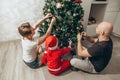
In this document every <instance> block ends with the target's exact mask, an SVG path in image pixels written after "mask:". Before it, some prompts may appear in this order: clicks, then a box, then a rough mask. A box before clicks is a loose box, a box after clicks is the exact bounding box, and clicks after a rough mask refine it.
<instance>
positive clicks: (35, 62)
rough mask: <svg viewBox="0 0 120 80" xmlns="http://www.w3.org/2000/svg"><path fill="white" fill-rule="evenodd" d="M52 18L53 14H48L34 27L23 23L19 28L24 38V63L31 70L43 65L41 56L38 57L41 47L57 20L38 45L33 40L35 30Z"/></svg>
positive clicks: (52, 22) (53, 20)
mask: <svg viewBox="0 0 120 80" xmlns="http://www.w3.org/2000/svg"><path fill="white" fill-rule="evenodd" d="M49 17H52V14H50V13H49V14H47V15H46V16H45V17H44V18H43V19H41V20H40V21H38V23H36V24H35V26H34V27H32V26H31V25H30V24H29V23H23V24H22V25H21V26H20V27H19V28H18V30H19V33H20V34H21V36H22V48H23V61H24V63H25V64H26V65H27V66H29V67H30V68H33V69H34V68H38V67H39V66H40V65H41V55H38V54H37V52H38V50H39V46H40V45H41V44H42V43H43V42H44V41H45V39H46V37H47V36H48V35H50V34H51V30H52V26H53V24H54V23H55V21H56V19H55V18H53V19H52V21H51V23H50V26H49V28H48V30H47V32H46V34H45V35H44V36H42V37H40V38H39V39H38V43H37V42H36V41H35V40H34V39H33V35H34V34H35V30H36V29H37V27H38V26H39V25H41V24H42V22H43V21H45V20H46V19H48V18H49Z"/></svg>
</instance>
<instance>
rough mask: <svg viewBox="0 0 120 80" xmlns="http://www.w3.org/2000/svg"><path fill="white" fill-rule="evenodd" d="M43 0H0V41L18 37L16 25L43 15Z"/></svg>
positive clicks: (32, 20) (35, 19) (34, 20)
mask: <svg viewBox="0 0 120 80" xmlns="http://www.w3.org/2000/svg"><path fill="white" fill-rule="evenodd" d="M43 5H44V0H0V41H6V40H14V39H19V38H20V35H19V33H18V30H17V28H18V26H19V25H20V24H21V23H23V22H30V23H31V25H33V24H34V23H35V22H36V21H38V20H39V19H41V18H42V17H43V14H42V7H43Z"/></svg>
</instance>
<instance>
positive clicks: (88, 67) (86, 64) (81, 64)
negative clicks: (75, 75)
mask: <svg viewBox="0 0 120 80" xmlns="http://www.w3.org/2000/svg"><path fill="white" fill-rule="evenodd" d="M70 63H71V65H72V66H74V67H76V68H78V69H80V70H83V71H86V72H90V73H97V72H96V71H95V69H94V66H93V65H92V63H91V62H90V61H89V59H88V58H85V59H84V60H82V58H73V59H71V61H70Z"/></svg>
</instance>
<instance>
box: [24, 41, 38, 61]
mask: <svg viewBox="0 0 120 80" xmlns="http://www.w3.org/2000/svg"><path fill="white" fill-rule="evenodd" d="M36 46H37V42H36V41H34V40H32V41H31V40H23V39H22V47H23V60H24V61H25V62H33V61H34V60H35V59H36V57H37V54H36V53H35V49H36Z"/></svg>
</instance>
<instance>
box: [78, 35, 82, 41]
mask: <svg viewBox="0 0 120 80" xmlns="http://www.w3.org/2000/svg"><path fill="white" fill-rule="evenodd" d="M81 39H82V34H81V33H78V34H77V40H80V41H81Z"/></svg>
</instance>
